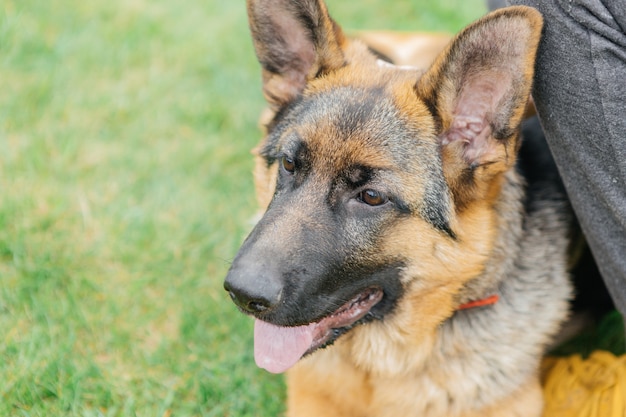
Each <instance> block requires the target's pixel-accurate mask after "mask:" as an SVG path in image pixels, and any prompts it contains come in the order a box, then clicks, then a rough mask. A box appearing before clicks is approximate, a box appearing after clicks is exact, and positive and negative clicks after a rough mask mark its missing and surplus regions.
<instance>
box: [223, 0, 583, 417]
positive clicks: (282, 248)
mask: <svg viewBox="0 0 626 417" xmlns="http://www.w3.org/2000/svg"><path fill="white" fill-rule="evenodd" d="M247 7H248V13H249V19H250V27H251V31H252V37H253V42H254V46H255V49H256V54H257V56H258V59H259V61H260V64H261V67H262V78H263V92H264V95H265V97H266V99H267V102H268V104H269V107H270V109H271V116H270V117H269V119H268V123H267V126H266V127H267V136H266V137H265V139H264V140H263V141H262V143H261V145H260V146H259V148H257V153H258V158H259V160H261V161H262V163H260V164H258V166H257V172H256V175H257V186H258V188H259V195H260V198H261V201H262V202H263V204H267V210H266V212H265V214H264V215H263V217H262V218H261V219H260V221H259V222H258V223H257V224H256V226H255V227H254V229H253V230H252V232H251V233H250V235H249V236H248V238H247V239H246V240H245V242H244V243H243V245H242V247H241V249H240V250H239V253H238V254H237V256H236V257H235V259H234V261H233V263H232V266H231V268H230V271H229V272H228V275H227V277H226V281H225V288H226V290H227V291H228V292H229V294H230V296H231V297H232V299H233V300H234V302H235V303H236V304H237V306H238V307H239V308H240V309H241V310H242V311H243V312H244V313H246V314H250V315H252V316H254V317H255V318H256V322H255V329H254V337H255V346H254V354H255V359H256V362H257V364H258V365H259V366H260V367H263V368H265V369H267V370H268V371H270V372H274V373H280V372H284V371H287V370H289V371H288V372H287V385H288V404H287V415H288V416H297V417H305V416H311V417H313V416H315V417H320V416H333V417H348V416H350V417H352V416H354V417H356V416H359V417H365V416H377V417H379V416H389V417H404V416H420V417H430V416H432V417H440V416H441V417H442V416H446V417H449V416H462V417H470V416H480V417H489V416H493V417H495V416H498V417H506V416H524V417H532V416H540V415H541V412H542V393H541V387H540V382H539V375H538V374H539V364H540V361H541V358H542V355H543V354H544V351H545V349H546V345H547V344H548V343H549V342H550V340H551V337H552V336H553V335H554V334H555V333H556V332H557V331H558V329H559V325H560V323H561V322H562V321H563V320H564V319H565V318H566V316H567V314H568V300H569V298H570V295H571V287H570V283H569V279H568V273H567V253H568V250H567V248H568V237H569V236H568V233H569V232H568V228H569V226H570V222H571V214H570V211H569V209H568V207H569V206H568V204H567V202H566V200H565V197H564V196H563V195H562V194H560V191H559V190H560V188H559V186H558V184H556V181H553V180H552V177H551V176H545V177H543V176H542V175H540V172H539V171H538V168H535V167H534V165H533V163H534V161H533V159H532V158H528V157H527V156H528V155H531V156H532V152H530V151H527V150H524V149H525V148H522V151H520V147H521V143H522V141H521V135H520V131H521V129H520V126H521V122H522V119H523V115H524V110H525V106H526V105H527V102H528V99H529V93H530V89H531V85H532V79H533V69H534V59H535V54H536V50H537V45H538V42H539V38H540V34H541V29H542V18H541V16H540V14H539V13H538V12H537V11H535V10H534V9H531V8H526V7H511V8H506V9H501V10H499V11H496V12H493V13H491V14H488V15H487V16H485V17H484V18H482V19H480V20H479V21H477V22H475V23H473V24H471V25H470V26H468V27H467V28H466V29H465V30H463V31H462V32H461V33H460V34H458V35H457V36H456V37H454V38H453V39H452V41H451V42H450V43H449V44H448V46H446V47H445V48H444V50H443V51H442V52H441V53H440V54H439V55H438V57H437V58H436V59H435V60H434V62H433V64H432V65H431V66H430V67H429V68H428V69H427V70H426V71H422V70H419V69H415V68H406V67H399V66H394V65H393V64H389V63H384V62H382V61H381V60H380V59H379V56H377V55H375V54H373V53H372V52H371V51H370V48H368V47H367V46H366V45H365V44H364V43H363V42H361V41H359V40H350V39H348V38H347V37H346V36H345V35H344V33H343V31H342V29H341V28H340V27H339V26H338V25H337V24H336V23H335V22H334V21H333V20H332V19H331V18H330V16H329V14H328V11H327V8H326V6H325V4H324V3H323V2H322V0H248V5H247ZM525 146H526V145H525ZM526 174H531V175H526ZM331 345H332V346H331Z"/></svg>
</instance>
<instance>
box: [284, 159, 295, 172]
mask: <svg viewBox="0 0 626 417" xmlns="http://www.w3.org/2000/svg"><path fill="white" fill-rule="evenodd" d="M281 163H282V164H283V168H284V169H285V171H287V172H288V173H290V174H293V172H294V171H295V170H296V163H295V162H294V160H293V159H291V158H289V157H286V156H283V159H282V160H281Z"/></svg>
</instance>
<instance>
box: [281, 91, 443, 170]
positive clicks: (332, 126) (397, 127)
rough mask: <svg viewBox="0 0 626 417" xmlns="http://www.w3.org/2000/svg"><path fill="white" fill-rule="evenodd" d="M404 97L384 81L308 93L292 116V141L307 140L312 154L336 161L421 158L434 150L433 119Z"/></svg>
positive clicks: (386, 162) (389, 162)
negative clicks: (418, 113) (382, 84)
mask: <svg viewBox="0 0 626 417" xmlns="http://www.w3.org/2000/svg"><path fill="white" fill-rule="evenodd" d="M403 100H404V99H403V98H400V99H398V94H394V91H393V90H392V91H389V89H387V88H385V87H368V88H365V87H353V86H342V87H335V88H332V89H329V90H326V91H321V92H316V93H315V94H311V95H308V96H305V97H303V99H302V100H301V101H300V103H299V104H298V106H297V107H296V108H295V109H294V111H293V114H292V115H291V117H290V119H291V123H292V126H294V128H293V134H292V135H289V136H288V139H287V146H288V147H289V146H291V147H295V146H299V145H300V144H304V146H305V147H306V149H307V152H308V155H309V157H311V158H312V159H313V160H318V161H321V162H323V163H324V164H327V163H328V162H329V161H332V162H333V164H334V165H335V166H337V167H342V166H345V165H363V166H372V167H379V168H388V167H390V166H394V165H397V164H398V163H401V162H406V160H407V158H413V159H415V158H417V159H419V158H420V157H421V156H423V155H424V153H432V152H434V151H435V146H434V141H433V140H431V139H432V138H431V136H432V135H430V132H431V130H432V129H431V125H432V119H431V118H430V117H416V116H415V114H413V113H415V112H414V111H413V110H414V109H406V108H405V106H403V104H404V103H403ZM404 101H406V100H404ZM418 104H419V103H418V101H417V100H413V102H412V103H411V105H414V106H418ZM294 121H296V122H297V123H293V122H294ZM425 151H426V152H425Z"/></svg>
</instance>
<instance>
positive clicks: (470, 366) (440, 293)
mask: <svg viewBox="0 0 626 417" xmlns="http://www.w3.org/2000/svg"><path fill="white" fill-rule="evenodd" d="M267 3H268V4H270V6H272V7H274V6H276V3H280V1H278V0H268V1H267ZM311 3H313V2H311ZM319 4H320V5H321V11H322V13H321V16H317V17H318V18H319V23H320V27H322V29H320V30H319V32H316V33H318V34H322V35H320V36H321V38H322V40H321V41H320V44H321V45H322V46H321V47H319V45H316V49H315V50H314V51H312V52H311V54H313V55H311V56H308V55H307V58H306V59H307V60H308V61H307V62H308V65H310V68H309V67H306V68H308V69H307V70H306V71H305V72H306V74H302V73H293V72H290V71H291V70H286V71H283V72H272V70H271V68H269V67H267V66H264V68H263V82H264V94H265V96H266V98H267V100H268V103H269V105H270V110H269V111H268V112H267V113H266V114H265V115H264V116H263V117H262V124H263V125H264V126H267V129H266V130H271V128H272V123H274V117H275V115H276V112H277V111H279V110H280V109H281V108H282V107H283V106H285V105H287V104H289V103H290V102H291V101H292V100H294V99H295V97H300V96H302V97H305V98H306V97H315V96H316V95H320V94H322V93H326V92H332V91H335V90H337V89H338V88H341V87H351V86H358V87H359V88H364V89H366V88H378V87H379V88H381V89H382V90H383V91H384V93H385V94H386V96H387V97H390V100H391V101H392V102H393V106H394V108H396V109H398V113H399V114H398V116H397V117H398V118H399V119H401V120H402V122H403V123H405V124H406V125H407V126H409V127H410V128H411V129H414V130H415V131H418V132H419V133H420V138H421V140H423V141H424V143H425V144H426V145H428V146H432V148H433V149H435V148H439V149H440V150H441V160H442V166H443V172H442V174H443V176H444V177H445V180H446V184H447V185H448V187H449V188H450V193H451V195H450V196H449V198H450V199H451V203H450V204H451V212H450V219H449V221H450V228H451V229H452V230H453V231H454V233H455V235H456V236H455V238H454V239H450V238H446V237H445V236H443V234H442V232H441V231H440V230H436V229H434V228H433V227H432V225H431V224H429V223H428V222H427V221H426V220H424V219H423V218H420V217H418V216H406V217H405V218H403V219H402V220H399V221H397V222H395V223H394V225H393V227H390V228H389V229H388V230H386V231H385V235H384V237H383V238H381V242H380V244H379V251H378V253H376V254H373V255H370V256H371V258H372V260H373V261H376V260H378V259H385V258H393V257H401V258H402V259H405V260H406V264H405V265H404V267H403V270H402V273H401V281H402V284H403V285H404V289H405V291H404V295H403V297H402V300H401V302H400V303H399V304H398V305H397V307H396V309H395V310H394V312H393V314H391V315H390V316H389V317H385V318H384V319H383V320H380V321H378V320H376V321H373V322H371V323H367V324H366V325H363V326H360V327H358V328H356V329H354V330H352V331H350V332H349V333H347V334H345V335H344V336H342V337H340V338H339V339H338V340H337V341H336V342H335V343H334V345H333V346H332V347H330V348H326V349H322V350H319V351H316V352H314V353H313V354H312V355H310V356H308V357H305V358H303V359H301V360H300V362H299V363H298V364H297V365H296V366H295V367H294V368H292V369H291V370H290V371H289V372H288V374H287V385H288V405H287V409H288V411H287V415H288V416H289V417H308V416H311V417H313V416H315V417H319V416H335V417H386V416H389V417H392V416H393V417H397V416H420V417H444V416H455V417H496V416H498V417H514V416H520V417H521V416H525V417H528V416H530V417H532V416H535V417H537V416H539V415H540V414H541V408H542V399H541V393H540V387H539V381H538V376H537V372H538V371H537V368H538V362H539V358H540V356H541V353H542V352H541V349H542V346H544V345H545V344H546V343H547V342H548V338H549V334H551V333H554V332H555V330H556V326H557V325H558V321H559V319H558V317H561V318H562V317H563V316H565V314H566V313H565V311H566V307H565V302H564V301H563V300H561V301H559V302H557V303H556V304H555V306H554V317H555V319H554V322H553V323H548V324H545V329H543V330H542V332H543V333H542V335H539V336H537V338H538V342H537V343H536V346H537V347H533V348H532V349H531V348H529V350H528V351H523V352H518V351H515V350H514V349H510V348H509V347H503V350H502V351H498V350H497V349H496V350H495V351H494V353H493V355H494V356H489V355H491V353H489V354H486V353H485V354H484V355H483V350H489V349H491V347H492V345H494V344H497V342H498V339H499V338H506V339H508V340H509V341H511V343H513V342H515V341H516V340H517V338H520V340H521V339H522V338H524V337H525V335H523V334H519V332H518V331H517V332H516V330H515V329H513V328H511V327H512V326H510V325H509V326H507V325H502V326H500V325H495V326H494V327H495V328H497V329H498V331H499V332H500V333H499V334H493V333H492V332H491V330H489V329H487V328H485V329H483V328H477V329H476V330H475V332H474V331H473V330H472V329H471V328H470V326H469V325H466V326H464V325H463V324H462V323H465V321H466V320H469V319H466V318H464V317H460V318H459V319H458V320H455V318H457V317H458V316H459V315H461V316H462V315H463V313H459V312H457V311H456V309H457V307H458V306H459V304H460V303H462V302H465V301H468V300H469V299H472V298H474V297H475V296H476V295H477V294H478V295H479V296H482V295H484V294H485V293H486V292H488V291H490V290H493V289H494V288H495V286H496V284H497V280H498V279H500V278H497V277H498V276H499V275H498V274H500V273H501V270H505V269H506V268H509V264H510V262H509V259H510V258H512V255H513V254H512V253H510V251H511V250H513V249H507V247H508V246H509V245H508V240H509V239H510V240H516V239H518V238H519V236H517V234H520V235H521V233H522V232H521V229H522V226H521V221H520V220H518V219H515V220H513V221H511V220H510V219H509V218H507V216H506V215H505V214H503V213H506V210H513V211H521V210H522V207H521V203H520V202H519V200H521V197H520V195H518V193H520V191H518V189H519V188H520V184H521V180H520V179H519V178H518V177H517V176H516V174H515V173H513V172H512V171H513V170H512V168H513V166H514V164H515V161H516V152H517V150H518V148H519V141H518V140H517V137H516V135H517V129H516V128H514V129H512V130H511V131H510V134H509V137H506V138H502V140H491V141H489V142H488V143H489V144H488V148H487V150H486V151H482V152H479V153H477V155H478V156H476V157H474V155H473V154H472V153H470V152H469V151H468V150H467V148H466V147H465V146H464V143H462V142H458V143H455V142H453V143H451V144H450V145H447V146H440V145H438V141H440V140H441V137H442V136H445V135H446V134H447V132H449V131H450V130H451V129H453V128H454V123H455V117H456V116H457V114H456V113H455V112H460V111H463V110H464V109H462V108H461V109H460V110H459V109H458V106H460V105H459V102H460V101H461V100H462V98H463V93H464V90H463V88H464V87H463V85H467V84H469V85H471V83H472V82H473V80H472V77H473V76H474V73H475V72H478V71H491V72H492V75H493V77H492V78H491V79H492V80H493V82H494V85H495V86H494V85H490V84H489V83H488V82H487V83H486V84H485V85H481V87H482V88H481V89H478V88H477V89H476V90H477V91H487V92H491V91H492V90H493V91H494V92H493V95H494V96H497V94H498V91H496V90H497V85H496V84H498V85H499V84H500V81H501V80H500V78H503V77H508V76H509V75H510V71H509V69H508V66H513V65H515V66H516V67H520V68H522V70H521V71H520V72H519V73H516V74H514V76H516V77H518V78H517V79H516V83H517V85H518V86H521V87H520V91H525V92H526V95H521V96H520V97H515V99H514V100H513V101H511V102H510V103H506V104H507V105H510V106H509V107H510V108H508V107H507V109H508V110H507V111H508V113H506V115H505V116H506V120H503V121H500V120H496V121H494V123H493V125H492V126H487V127H485V132H487V133H486V134H487V135H490V134H493V133H494V132H491V130H490V129H497V128H499V127H502V131H503V132H505V131H507V130H506V125H507V124H508V125H510V126H514V127H515V126H517V125H519V123H520V121H521V119H522V117H523V116H524V114H525V112H527V109H526V106H527V105H528V100H527V98H528V91H529V90H530V84H531V82H532V72H533V65H534V58H535V50H536V45H537V43H538V40H539V36H540V31H541V24H542V22H541V17H540V16H539V14H538V13H537V12H535V11H533V10H532V9H528V8H522V7H518V8H513V9H509V10H507V11H502V12H496V14H493V15H491V18H490V19H484V20H481V21H479V22H477V23H475V24H473V25H472V26H471V28H470V29H468V30H466V31H464V32H463V33H462V34H460V35H458V36H457V37H456V38H455V40H454V41H453V43H451V44H449V43H448V39H447V37H446V36H445V35H441V36H439V35H436V36H429V35H410V34H393V33H389V32H372V33H366V32H365V33H359V34H357V37H358V38H360V39H361V40H362V41H364V42H365V43H363V42H362V41H360V40H354V41H350V40H348V39H347V38H346V37H345V36H344V35H343V33H342V32H341V29H340V28H339V27H338V26H337V25H336V24H334V22H333V21H332V20H331V19H330V18H329V17H328V16H327V11H326V8H325V6H324V5H323V3H319ZM265 7H266V6H265V5H264V3H263V1H253V0H249V1H248V9H249V13H250V14H251V16H252V17H251V29H252V32H253V35H254V36H253V38H254V39H255V47H256V48H257V55H259V59H260V60H261V62H262V64H263V62H264V60H267V59H268V58H267V55H268V54H270V52H271V51H269V50H268V49H267V48H268V47H267V45H266V44H264V43H263V42H261V41H260V40H259V39H262V38H263V36H265V35H263V34H259V32H261V31H262V25H260V24H259V23H258V22H257V20H256V19H258V18H256V17H255V16H261V17H262V18H263V19H269V17H268V16H270V14H271V13H270V8H269V7H267V10H266V9H265ZM259 10H262V11H261V12H260V13H259ZM505 13H508V15H507V16H510V20H509V21H508V23H507V20H506V19H502V20H498V19H495V18H494V16H500V15H504V14H505ZM521 21H523V24H522V23H520V22H521ZM503 22H504V23H503ZM292 24H293V22H288V23H284V25H286V26H289V25H292ZM490 25H501V26H502V28H500V29H499V30H500V31H505V32H506V31H517V36H518V37H519V38H522V39H524V41H523V42H520V45H511V46H510V47H511V48H524V50H523V51H522V52H520V53H519V54H517V55H515V54H514V55H515V56H519V59H521V60H522V62H521V63H515V62H513V63H511V62H502V63H501V65H502V68H498V67H497V66H493V62H492V61H490V63H489V64H486V63H484V62H483V61H482V60H481V59H480V58H477V57H475V56H465V55H464V54H465V51H471V50H473V49H472V48H473V46H472V44H475V43H480V42H481V41H482V40H481V39H480V36H481V31H480V28H482V27H486V26H490ZM477 28H478V30H475V29H477ZM296 36H301V37H302V36H304V35H302V34H300V35H296ZM303 39H304V37H303ZM444 43H445V45H447V46H444ZM366 44H367V45H368V46H369V47H370V48H371V49H374V50H376V51H378V52H379V53H381V54H383V55H385V56H387V57H389V58H391V59H392V60H394V61H395V62H396V63H398V64H402V65H412V66H417V67H421V68H423V69H424V68H426V67H427V66H428V65H430V64H431V63H432V66H431V67H430V69H428V71H427V72H426V74H425V75H423V76H422V72H423V71H421V70H419V69H415V70H402V71H398V70H397V69H394V68H392V67H386V66H381V65H379V64H377V58H376V57H375V56H373V55H371V54H370V53H369V51H368V48H367V47H366ZM435 51H437V54H438V57H437V58H435V55H436V54H435V53H434V52H435ZM440 51H442V52H441V53H439V52H440ZM313 52H314V53H313ZM489 53H490V52H489V51H487V52H485V54H487V55H488V54H489ZM305 55H306V54H305ZM486 65H491V66H490V67H489V68H487V69H485V68H482V67H483V66H486ZM468 68H472V69H475V71H473V70H468ZM468 79H469V81H468ZM416 80H419V81H418V82H417V84H416ZM481 82H484V81H481ZM459 97H461V98H459ZM433 113H436V116H437V117H433ZM366 123H372V124H373V125H372V127H374V125H376V126H377V125H378V124H379V123H380V121H378V120H371V121H368V122H366ZM498 123H500V124H502V125H503V126H499V125H498ZM374 130H375V129H368V128H367V124H366V127H365V128H363V131H358V132H356V133H354V134H353V136H351V137H349V138H342V140H341V141H339V140H337V138H338V137H339V136H340V135H341V132H339V131H338V129H337V127H336V126H335V125H334V124H333V123H331V122H328V123H318V124H307V123H304V122H302V123H296V124H294V125H293V126H291V127H290V128H289V129H288V130H287V131H286V132H285V133H283V136H285V137H286V136H288V135H289V134H290V132H295V133H297V134H298V135H299V136H300V137H304V138H307V146H308V148H309V150H310V151H311V153H312V154H314V155H315V157H316V158H317V159H315V160H314V162H313V163H312V164H313V172H314V174H312V176H313V180H311V181H315V182H316V183H317V184H319V190H320V194H321V191H322V190H323V189H324V186H325V184H327V183H328V182H330V179H331V177H332V176H333V175H336V173H337V172H340V171H341V170H342V169H343V168H344V167H346V166H350V165H353V164H363V165H367V166H374V167H380V168H387V169H388V170H389V171H393V172H394V174H395V175H396V176H395V177H394V178H395V186H396V187H397V188H398V190H401V192H402V193H405V194H406V195H422V194H425V193H426V190H425V188H424V187H425V186H426V184H425V182H423V181H421V178H422V177H424V176H425V175H426V174H427V173H430V170H431V169H432V167H430V166H410V167H408V168H410V169H405V168H407V167H398V166H396V165H394V163H393V161H392V160H391V159H390V155H389V154H388V153H386V151H385V150H384V149H382V150H381V148H378V147H375V146H371V143H370V141H371V138H370V137H369V136H368V133H369V132H370V131H374ZM265 145H266V144H265V143H264V142H263V143H261V144H260V145H259V147H258V148H256V149H255V150H254V151H253V154H254V155H255V171H254V179H255V186H256V190H257V197H258V200H259V205H260V207H261V208H263V209H265V208H266V207H267V206H268V205H269V202H270V200H271V198H272V195H273V194H274V191H275V184H276V180H277V172H278V169H279V168H278V165H279V163H274V164H273V165H271V166H268V164H267V162H266V160H265V159H264V158H263V157H262V155H261V154H262V149H263V147H264V146H265ZM471 163H478V165H479V166H478V168H477V169H475V170H474V171H472V172H473V174H472V175H473V181H472V183H471V186H468V185H467V184H468V182H467V180H466V179H465V177H464V175H465V173H466V172H467V171H468V166H469V165H471ZM312 189H313V188H312ZM315 190H317V189H315ZM306 198H307V199H308V198H310V199H311V201H314V200H315V198H316V196H315V195H311V196H307V197H306ZM511 201H513V202H511ZM515 201H517V202H515ZM307 216H311V217H314V213H307V212H301V213H297V215H294V216H292V217H291V218H289V219H284V220H283V219H280V220H278V221H276V225H275V228H276V230H277V232H276V234H275V235H274V236H273V238H274V239H277V238H278V240H282V239H284V240H288V239H297V236H296V237H294V236H293V235H289V231H290V230H295V229H297V227H296V226H297V224H299V223H301V222H306V221H307ZM518 223H519V224H518ZM509 230H511V231H509ZM520 239H521V238H520ZM533 242H534V240H532V239H530V238H529V239H528V242H526V241H524V243H523V244H524V245H527V246H528V247H532V246H533ZM459 259H461V260H462V262H459V261H458V260H459ZM529 262H531V261H529ZM477 281H480V282H477ZM567 291H568V290H567V289H566V288H565V289H563V295H562V296H561V299H565V298H566V293H567ZM475 292H476V293H477V294H475ZM516 303H517V304H516ZM511 305H512V307H508V306H505V305H500V306H496V308H495V309H494V311H501V314H502V315H503V317H504V316H506V318H504V319H503V320H515V317H516V316H515V315H514V314H513V312H514V311H524V310H529V309H531V308H532V307H531V306H532V305H533V304H532V300H522V301H519V302H518V301H511ZM507 309H509V310H507ZM494 314H495V313H494ZM484 320H486V319H484ZM460 323H461V324H460ZM508 323H510V322H508ZM478 327H480V326H478ZM468 335H471V336H468ZM474 336H475V337H476V339H471V340H468V337H470V338H471V337H474ZM529 357H530V358H532V359H528V358H529ZM522 360H524V361H526V362H528V363H529V364H530V365H529V369H528V370H527V372H526V371H519V370H518V369H517V368H515V364H516V363H517V362H518V361H520V362H521V361H522ZM488 368H493V370H494V373H493V374H485V373H484V370H485V369H488ZM515 372H516V376H515V377H511V378H507V377H506V375H508V373H511V374H513V373H515ZM503 375H504V376H503ZM502 378H504V382H503V380H502ZM482 390H484V392H482ZM479 391H480V392H479Z"/></svg>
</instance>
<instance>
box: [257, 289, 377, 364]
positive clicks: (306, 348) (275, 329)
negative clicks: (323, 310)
mask: <svg viewBox="0 0 626 417" xmlns="http://www.w3.org/2000/svg"><path fill="white" fill-rule="evenodd" d="M382 298H383V291H382V290H381V289H380V288H368V289H366V290H365V291H363V292H361V293H359V294H358V295H357V296H356V297H354V298H352V299H351V300H350V301H348V302H347V303H345V304H344V305H342V306H341V307H339V308H338V309H337V310H336V311H335V312H334V313H332V314H330V315H329V316H326V317H324V318H323V319H321V320H319V321H316V322H313V323H309V324H307V325H304V326H296V327H283V326H276V325H274V324H270V323H267V322H264V321H261V320H258V319H257V320H256V321H255V324H254V360H255V361H256V364H257V366H258V367H259V368H263V369H265V370H267V371H268V372H271V373H275V374H278V373H282V372H285V371H286V370H288V369H289V368H291V367H292V366H293V365H295V364H296V362H298V361H299V360H300V358H302V357H303V356H305V355H307V354H309V353H312V352H313V351H315V350H316V349H319V348H321V347H324V346H327V345H328V344H330V343H332V342H333V341H334V340H335V339H336V338H337V337H339V335H341V334H343V333H345V332H346V331H348V330H349V329H351V328H352V327H353V326H355V325H356V324H359V323H360V320H361V319H363V318H364V317H366V316H367V315H368V313H369V312H370V310H371V309H372V308H373V307H374V306H375V305H376V304H378V302H380V300H382Z"/></svg>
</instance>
